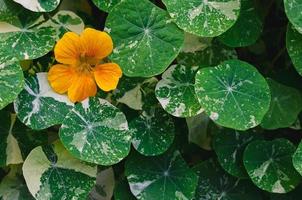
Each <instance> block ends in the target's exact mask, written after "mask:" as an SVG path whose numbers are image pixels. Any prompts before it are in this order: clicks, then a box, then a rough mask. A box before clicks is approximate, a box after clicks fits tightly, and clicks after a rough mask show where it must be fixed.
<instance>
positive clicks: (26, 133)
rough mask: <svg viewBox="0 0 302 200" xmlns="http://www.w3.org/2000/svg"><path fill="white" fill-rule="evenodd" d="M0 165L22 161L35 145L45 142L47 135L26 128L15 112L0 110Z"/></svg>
mask: <svg viewBox="0 0 302 200" xmlns="http://www.w3.org/2000/svg"><path fill="white" fill-rule="evenodd" d="M0 116H1V117H0V166H7V165H11V164H19V163H23V160H24V159H25V158H26V156H27V155H28V154H29V152H30V151H31V150H32V149H33V148H34V147H36V146H38V145H41V144H43V143H44V144H45V143H47V135H45V134H39V133H36V132H34V131H32V130H31V129H29V128H27V127H26V126H25V125H24V124H22V123H21V122H20V121H19V120H18V119H16V115H15V114H11V113H9V112H6V111H0Z"/></svg>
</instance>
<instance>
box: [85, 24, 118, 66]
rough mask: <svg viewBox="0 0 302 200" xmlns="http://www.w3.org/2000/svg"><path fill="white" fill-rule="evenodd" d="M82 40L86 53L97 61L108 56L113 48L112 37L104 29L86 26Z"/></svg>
mask: <svg viewBox="0 0 302 200" xmlns="http://www.w3.org/2000/svg"><path fill="white" fill-rule="evenodd" d="M81 42H82V47H83V49H84V51H85V55H86V56H87V57H90V58H94V59H95V60H97V61H99V60H101V59H103V58H105V57H107V56H108V55H109V54H110V53H111V52H112V49H113V43H112V39H111V37H110V36H109V35H108V34H107V33H105V32H103V31H98V30H95V29H92V28H86V29H85V30H84V31H83V33H82V34H81ZM91 64H97V63H91Z"/></svg>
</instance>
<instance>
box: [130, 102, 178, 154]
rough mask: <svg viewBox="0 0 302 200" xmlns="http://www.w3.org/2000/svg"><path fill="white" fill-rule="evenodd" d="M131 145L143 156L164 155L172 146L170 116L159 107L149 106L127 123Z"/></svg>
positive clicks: (173, 128)
mask: <svg viewBox="0 0 302 200" xmlns="http://www.w3.org/2000/svg"><path fill="white" fill-rule="evenodd" d="M129 129H130V131H131V132H132V134H133V136H132V144H133V146H134V148H135V149H136V150H137V151H138V152H140V153H141V154H143V155H146V156H155V155H159V154H162V153H164V152H165V151H166V150H167V149H168V148H169V147H170V145H171V144H172V142H173V139H174V134H175V127H174V122H173V119H172V118H171V116H170V115H169V114H168V113H166V112H165V111H164V110H163V109H162V108H161V107H160V106H159V105H156V106H151V107H149V108H147V109H144V111H143V112H142V113H141V114H140V115H139V116H138V117H136V118H134V119H133V120H132V121H131V122H130V123H129Z"/></svg>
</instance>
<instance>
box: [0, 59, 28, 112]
mask: <svg viewBox="0 0 302 200" xmlns="http://www.w3.org/2000/svg"><path fill="white" fill-rule="evenodd" d="M0 59H1V58H0ZM23 85H24V77H23V72H22V69H21V67H20V65H19V64H18V63H2V62H0V110H1V109H2V108H4V107H5V106H7V105H8V104H9V103H11V102H13V101H14V100H15V99H16V98H17V96H18V94H19V93H20V92H21V91H22V89H23Z"/></svg>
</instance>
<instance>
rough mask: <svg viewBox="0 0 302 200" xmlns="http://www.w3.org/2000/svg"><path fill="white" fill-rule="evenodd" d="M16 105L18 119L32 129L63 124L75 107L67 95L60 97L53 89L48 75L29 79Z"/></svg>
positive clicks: (38, 75)
mask: <svg viewBox="0 0 302 200" xmlns="http://www.w3.org/2000/svg"><path fill="white" fill-rule="evenodd" d="M14 105H15V111H16V113H17V116H18V118H19V119H20V120H21V121H22V122H23V123H24V124H26V125H27V126H29V127H30V128H32V129H45V128H48V127H50V126H53V125H56V124H62V122H63V120H64V118H65V116H66V115H67V113H68V112H69V111H70V110H71V108H72V107H73V103H71V102H70V100H69V99H68V97H67V96H66V95H60V94H58V93H55V92H54V91H53V90H52V89H51V87H50V86H49V83H48V80H47V73H37V74H36V76H30V77H28V78H27V79H26V81H25V87H24V90H23V91H22V92H21V93H20V94H19V96H18V98H17V99H16V101H15V104H14Z"/></svg>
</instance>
